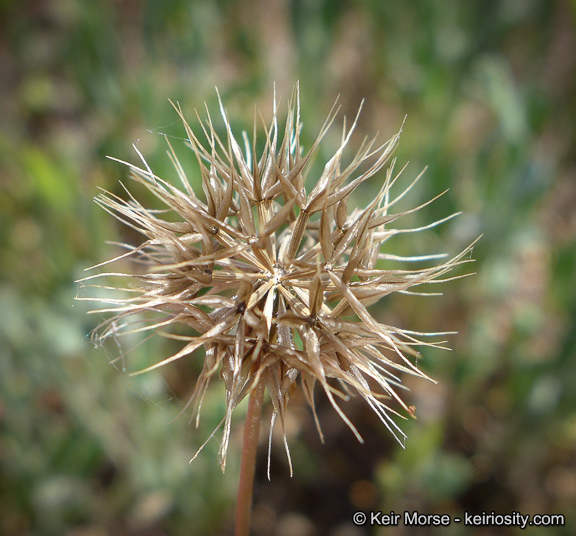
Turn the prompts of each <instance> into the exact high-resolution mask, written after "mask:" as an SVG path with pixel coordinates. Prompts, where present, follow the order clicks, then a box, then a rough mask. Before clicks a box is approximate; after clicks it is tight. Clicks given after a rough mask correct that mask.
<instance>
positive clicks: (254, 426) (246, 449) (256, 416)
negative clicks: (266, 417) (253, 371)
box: [235, 381, 264, 536]
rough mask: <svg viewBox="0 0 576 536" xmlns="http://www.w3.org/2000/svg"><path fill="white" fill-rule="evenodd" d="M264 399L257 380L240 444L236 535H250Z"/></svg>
mask: <svg viewBox="0 0 576 536" xmlns="http://www.w3.org/2000/svg"><path fill="white" fill-rule="evenodd" d="M263 400H264V382H261V381H260V382H258V384H257V385H256V386H255V387H254V390H253V391H252V393H251V394H250V400H249V401H248V413H247V415H246V422H245V424H244V444H243V446H242V465H241V467H240V482H239V483H238V498H237V501H236V532H235V535H236V536H249V535H250V519H251V517H252V493H253V490H254V472H255V469H256V451H257V449H258V435H259V432H260V419H261V416H262V403H263Z"/></svg>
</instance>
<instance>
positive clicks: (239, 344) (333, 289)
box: [83, 86, 471, 469]
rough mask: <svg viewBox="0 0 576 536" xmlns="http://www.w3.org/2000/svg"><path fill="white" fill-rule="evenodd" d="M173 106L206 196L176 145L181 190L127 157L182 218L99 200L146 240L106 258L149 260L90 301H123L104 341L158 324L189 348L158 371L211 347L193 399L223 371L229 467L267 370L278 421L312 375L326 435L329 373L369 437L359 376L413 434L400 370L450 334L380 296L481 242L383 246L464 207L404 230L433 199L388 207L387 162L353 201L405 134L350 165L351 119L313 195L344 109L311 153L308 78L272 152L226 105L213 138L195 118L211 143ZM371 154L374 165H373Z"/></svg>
mask: <svg viewBox="0 0 576 536" xmlns="http://www.w3.org/2000/svg"><path fill="white" fill-rule="evenodd" d="M174 107H175V109H176V111H177V112H178V114H179V115H180V117H181V119H182V121H183V123H184V127H185V129H186V133H187V136H188V141H189V143H190V147H191V149H192V151H193V152H194V154H195V155H196V158H197V161H198V166H199V170H200V173H201V178H202V188H203V190H204V194H205V199H206V200H205V201H203V200H201V199H200V198H199V197H197V195H196V193H195V192H194V190H193V188H192V186H191V184H190V182H189V180H188V177H187V174H186V172H185V171H184V169H183V168H182V166H181V165H180V163H179V161H178V159H177V157H176V155H175V153H174V151H173V150H172V148H171V147H170V154H171V157H172V160H173V163H174V166H175V168H176V171H177V172H178V175H179V177H180V180H181V182H182V185H183V189H178V188H176V187H175V186H173V185H172V184H170V183H168V182H166V181H165V180H163V179H162V178H160V177H158V176H156V175H154V173H153V172H152V171H151V169H150V168H149V166H148V165H147V164H146V162H145V161H144V159H143V158H142V160H143V162H144V168H140V167H138V166H135V165H132V164H129V163H125V164H126V165H127V166H128V167H129V168H130V170H131V171H132V178H133V179H134V180H135V181H137V182H139V183H141V184H143V185H144V186H145V187H146V188H148V190H150V192H152V193H153V194H154V195H155V196H156V197H158V199H159V200H160V201H161V202H162V203H163V204H164V205H165V206H166V207H167V209H168V211H169V212H172V213H173V215H176V216H177V217H176V218H174V217H171V218H170V220H167V219H163V218H162V216H163V215H164V213H165V212H166V211H163V212H158V211H151V210H147V209H146V208H145V207H144V206H142V205H141V204H140V203H139V202H138V201H137V200H136V199H135V198H134V197H132V196H131V195H130V194H129V199H127V200H125V199H122V198H120V197H118V196H116V195H114V194H112V193H109V192H103V193H102V194H100V195H99V196H98V197H97V198H96V202H97V203H98V204H99V205H100V206H102V207H103V208H104V209H105V210H107V211H108V212H110V213H112V214H113V215H114V216H116V217H117V218H118V219H119V220H121V221H122V222H124V223H125V224H127V225H129V226H130V227H132V228H133V229H136V230H137V231H139V232H140V233H141V234H142V235H144V237H145V238H146V240H145V241H144V242H143V243H142V244H141V245H139V246H137V247H134V246H131V245H128V244H123V247H124V248H125V249H126V250H127V252H126V253H124V254H123V255H120V256H118V257H116V258H114V259H112V260H110V261H108V262H114V261H117V260H119V259H121V258H124V257H131V258H133V259H134V260H136V261H138V262H139V263H142V264H144V265H145V266H146V267H147V271H146V273H145V274H143V275H137V276H136V275H132V274H125V273H122V274H118V273H116V274H114V275H117V276H118V275H119V276H121V277H127V278H130V279H136V280H137V281H138V285H139V286H137V287H136V288H129V287H126V288H118V290H120V291H125V292H127V293H128V297H126V298H118V299H108V298H99V299H98V298H89V299H91V300H93V301H94V300H96V301H100V302H103V303H107V304H109V305H111V307H109V308H106V309H100V310H98V311H97V312H102V311H106V312H109V313H113V315H112V317H111V318H109V319H108V320H106V321H105V322H103V323H102V324H101V325H100V326H99V328H98V329H97V330H96V332H95V337H97V338H98V339H103V338H106V337H110V336H114V337H116V336H122V335H126V334H133V333H137V332H152V333H160V334H164V335H166V336H168V337H172V338H176V339H178V340H180V341H182V343H183V346H182V348H181V349H180V350H179V351H178V352H177V353H175V354H173V355H171V356H169V357H166V358H165V359H162V360H161V361H159V362H157V363H155V364H153V365H152V366H149V367H147V368H145V369H143V370H139V371H137V372H135V373H133V374H141V373H144V372H148V371H151V370H153V369H157V368H159V367H162V366H163V365H166V364H168V363H171V362H173V361H176V360H177V359H181V358H182V357H185V356H187V355H189V354H192V353H193V352H194V351H195V350H196V349H198V348H200V347H201V346H203V347H204V348H205V351H206V353H205V358H204V364H203V369H202V372H201V374H200V377H199V379H198V382H197V385H196V388H195V391H194V395H193V401H192V402H193V404H194V412H195V415H196V419H199V416H200V409H201V407H202V401H203V399H204V396H205V394H206V391H207V389H208V387H209V384H210V382H211V381H212V380H213V379H214V378H218V377H219V376H221V377H222V378H223V380H224V382H225V385H226V416H225V418H224V420H223V421H222V423H221V426H223V427H224V431H223V439H222V443H221V449H220V459H221V464H222V469H224V467H225V462H226V452H227V448H228V440H229V437H230V426H231V417H232V412H233V411H234V409H235V408H236V407H237V406H238V404H239V403H240V401H241V400H242V399H244V398H245V397H246V396H247V395H248V394H249V393H250V392H251V390H252V389H254V387H255V386H256V385H257V384H258V383H260V382H263V383H264V385H265V387H266V389H267V391H268V393H269V396H270V399H271V402H272V419H271V429H272V428H273V426H274V423H275V422H276V420H279V422H280V426H281V427H282V429H283V428H284V419H285V413H286V407H287V404H288V401H289V398H290V395H291V393H292V391H293V387H294V386H295V384H296V383H297V382H298V380H299V381H300V383H301V386H302V389H303V391H304V394H305V396H306V398H307V400H308V402H309V404H310V406H311V408H312V411H313V412H314V417H315V420H316V423H317V426H318V431H319V433H320V436H321V437H322V432H321V429H320V424H319V423H318V419H317V417H316V413H315V410H314V398H313V390H314V386H315V384H316V383H319V384H320V387H321V388H322V390H323V391H324V393H325V394H326V396H327V397H328V399H329V401H330V403H331V404H332V406H333V407H334V409H335V410H336V411H337V412H338V414H339V415H340V417H341V418H342V419H343V420H344V422H345V423H346V424H347V425H348V426H349V427H350V429H351V430H352V432H353V433H354V434H355V435H356V437H357V438H358V439H359V440H360V441H362V438H361V437H360V434H359V433H358V431H357V430H356V428H355V427H354V425H353V424H352V422H350V420H349V419H348V418H347V417H346V415H345V414H344V412H343V411H342V409H341V407H340V406H339V404H338V402H337V399H338V398H341V399H344V398H346V394H347V393H348V392H350V388H352V391H356V392H358V393H359V394H360V396H362V397H363V398H364V399H365V400H366V402H367V403H368V404H369V406H370V407H371V408H372V409H373V410H374V411H375V412H376V414H377V415H378V417H380V419H381V420H382V422H383V423H384V425H385V426H386V427H387V428H388V429H389V430H390V432H391V433H392V434H393V435H394V437H395V438H396V439H397V440H398V441H399V442H400V443H403V440H404V438H405V436H404V434H403V433H402V431H401V430H400V428H399V427H398V426H397V424H396V423H395V422H394V420H393V419H392V418H391V415H398V414H397V413H396V411H394V409H392V408H391V407H390V406H389V403H390V401H391V400H393V401H394V402H395V404H396V405H397V406H400V408H402V409H403V410H404V411H405V412H406V413H407V414H410V415H412V414H413V410H412V409H411V408H408V407H407V406H406V405H405V404H404V402H403V401H402V399H401V398H400V397H399V395H398V394H397V389H398V388H399V387H401V380H400V377H399V375H400V374H401V373H407V374H412V375H416V376H420V377H423V378H427V376H426V375H425V374H424V373H423V372H422V371H421V370H420V369H419V368H418V367H417V366H416V365H415V364H414V360H415V358H416V356H417V354H418V352H417V351H416V350H415V347H417V346H422V345H424V346H439V345H440V344H441V343H440V342H430V341H429V340H423V339H422V337H428V336H430V335H441V334H430V333H418V332H414V331H408V330H405V329H400V328H396V327H392V326H387V325H384V324H381V323H379V322H378V321H377V320H375V319H374V318H373V316H372V315H371V314H370V312H369V311H368V309H367V306H369V305H370V304H373V303H375V302H376V301H378V300H379V299H380V298H382V297H383V296H386V295H388V294H391V293H392V292H402V293H408V292H410V291H409V289H410V288H411V287H414V286H417V285H421V284H424V283H436V282H439V281H446V278H444V279H441V278H442V276H443V275H444V274H446V273H447V272H449V271H450V270H452V269H453V268H454V267H455V266H457V265H459V264H462V263H464V262H467V261H468V259H466V257H467V255H468V253H469V251H470V249H471V246H470V247H469V248H467V249H466V250H464V251H463V252H462V253H460V254H459V255H457V256H456V257H454V258H452V259H450V260H448V261H445V262H441V263H440V264H437V265H436V266H432V267H425V268H419V269H414V270H400V269H394V270H391V269H384V268H381V265H382V263H381V262H379V261H381V260H399V261H429V260H430V259H440V258H443V257H444V255H431V256H426V257H408V258H405V257H404V258H402V257H397V256H394V255H390V254H387V253H384V252H383V251H382V246H383V244H384V243H385V242H386V241H387V240H388V239H389V238H390V237H391V236H394V235H395V234H398V233H407V232H414V231H419V230H423V229H428V228H430V227H433V226H435V225H437V224H439V223H442V222H443V221H446V220H448V219H449V218H451V217H453V216H450V217H449V218H445V219H443V220H439V221H436V222H434V223H432V224H430V225H428V226H426V227H422V228H417V229H394V228H391V227H390V224H392V223H393V222H395V221H396V220H397V219H399V218H400V217H402V216H404V215H406V214H408V213H411V212H414V211H416V210H418V209H419V208H421V207H416V208H414V209H412V210H409V211H405V212H392V211H391V209H392V207H393V205H394V204H395V203H396V202H397V201H398V199H400V198H401V197H402V196H403V195H404V193H405V191H406V190H405V191H404V192H403V193H402V194H400V195H398V196H397V197H395V198H393V197H392V193H391V190H392V187H393V185H394V183H395V182H396V179H397V178H398V176H399V175H400V173H398V174H397V175H394V174H393V169H394V162H392V163H391V164H390V165H389V167H388V169H387V170H386V171H385V172H384V173H383V183H382V186H381V188H380V191H379V192H378V195H376V197H375V199H374V200H373V201H372V202H371V203H370V204H369V205H368V206H367V207H366V208H364V209H362V210H359V209H356V210H353V211H352V212H351V213H349V211H348V201H349V197H350V194H351V193H352V192H353V191H354V190H355V189H356V188H357V187H358V186H359V185H360V184H362V183H363V182H364V181H366V180H367V179H368V178H370V177H372V176H373V175H375V174H377V173H378V172H380V171H381V170H382V169H383V168H384V167H385V166H386V165H387V164H388V162H389V161H390V158H391V155H392V153H393V151H394V149H395V147H396V145H397V143H398V139H399V133H398V134H397V135H395V136H394V137H393V138H392V139H390V140H388V141H387V142H386V143H384V144H382V145H377V144H376V140H375V139H373V140H371V141H367V142H364V143H363V144H362V145H361V147H360V148H359V150H358V151H357V152H356V154H355V156H354V157H353V158H352V160H351V162H350V163H348V164H346V165H344V164H343V162H342V155H343V152H344V150H345V149H346V147H347V145H348V143H349V141H350V138H351V135H352V132H353V130H354V128H355V126H356V120H355V121H354V123H353V124H352V126H351V127H350V129H348V130H347V129H346V126H344V129H343V132H342V142H341V145H340V147H339V148H338V150H337V151H336V153H335V154H334V156H333V157H332V158H331V159H330V160H329V161H328V163H327V164H326V165H325V167H324V171H323V172H322V174H321V175H320V177H319V178H318V179H317V180H316V182H315V183H314V184H312V185H311V188H309V190H310V191H309V192H308V190H307V189H306V187H305V183H306V178H307V175H308V168H309V167H310V160H311V156H312V155H313V154H314V153H315V151H316V149H317V148H318V145H319V144H320V142H321V140H322V138H323V137H324V135H325V134H326V132H327V130H328V129H329V128H330V126H331V124H332V122H333V121H334V118H335V116H336V114H337V111H338V110H337V109H336V107H333V109H332V110H331V112H330V114H329V116H328V118H327V120H326V122H325V123H324V125H323V127H322V129H321V131H320V134H319V135H318V137H317V139H316V141H315V142H314V143H313V145H312V147H311V148H310V150H309V151H308V152H306V151H304V150H303V147H302V146H301V144H300V130H301V126H302V125H301V122H300V102H299V91H298V86H296V88H295V90H294V93H293V95H292V99H291V101H290V103H289V108H288V115H287V119H286V123H285V126H284V130H283V132H281V130H280V127H279V124H278V118H277V106H276V102H274V113H273V118H272V122H271V124H270V126H269V127H268V128H266V129H265V142H266V143H265V147H264V149H263V151H262V154H260V155H257V154H256V134H255V132H256V126H255V127H254V136H253V140H252V142H251V143H250V142H249V140H248V137H247V136H246V134H244V135H243V138H244V139H243V142H244V143H243V144H244V149H242V148H241V146H240V143H239V141H238V140H237V139H236V138H235V136H234V134H233V133H232V130H231V128H230V123H229V121H228V117H227V114H226V112H225V110H224V107H223V106H222V103H221V101H220V112H221V115H222V119H223V121H224V125H225V127H226V133H227V135H226V138H225V139H222V138H220V137H219V136H218V135H217V134H216V132H215V129H214V127H213V122H212V119H211V117H210V115H209V113H208V118H207V120H206V121H204V122H202V121H201V120H200V119H199V118H198V121H199V122H200V125H201V127H202V130H203V134H204V137H205V139H206V141H205V142H204V143H202V142H201V141H200V139H199V138H198V137H197V135H196V133H195V132H194V131H193V130H192V129H191V128H190V126H189V124H188V123H187V122H186V120H185V119H184V117H183V114H182V111H181V109H180V107H179V106H178V105H175V106H174ZM356 119H357V118H356ZM366 162H368V163H369V164H368V166H363V164H365V163H366ZM365 167H367V169H364V168H365ZM416 180H417V179H416ZM415 182H416V181H414V182H413V183H412V184H411V185H410V186H409V187H408V189H410V188H411V187H412V185H413V184H414V183H415ZM426 204H427V203H426ZM422 206H423V205H422ZM103 264H106V263H103ZM98 266H102V265H98ZM107 275H110V274H107V273H102V274H98V275H96V276H92V277H88V278H85V279H84V280H83V281H87V280H91V279H93V278H96V277H102V276H107ZM94 286H97V285H94ZM95 312H96V311H95ZM175 325H183V326H185V327H186V328H187V330H188V334H186V335H181V334H178V335H177V334H174V333H173V332H171V328H172V327H173V326H175ZM333 379H335V380H339V385H340V386H342V387H343V388H344V389H345V390H346V393H343V392H342V391H341V390H340V389H339V388H337V387H336V386H335V383H334V381H333ZM428 379H429V378H428ZM337 383H338V382H337ZM212 435H213V434H212ZM284 437H286V436H285V435H284Z"/></svg>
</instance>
